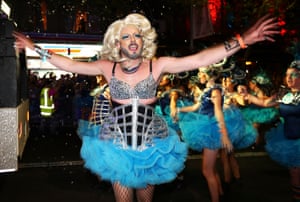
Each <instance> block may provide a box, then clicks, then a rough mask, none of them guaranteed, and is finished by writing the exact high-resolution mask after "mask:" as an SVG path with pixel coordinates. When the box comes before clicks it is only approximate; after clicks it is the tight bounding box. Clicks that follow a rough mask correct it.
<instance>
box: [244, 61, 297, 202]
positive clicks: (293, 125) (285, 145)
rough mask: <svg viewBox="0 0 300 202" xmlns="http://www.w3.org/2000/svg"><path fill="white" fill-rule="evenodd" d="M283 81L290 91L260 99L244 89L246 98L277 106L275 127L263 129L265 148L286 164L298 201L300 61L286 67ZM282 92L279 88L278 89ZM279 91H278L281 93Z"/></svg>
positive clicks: (257, 103) (294, 197)
mask: <svg viewBox="0 0 300 202" xmlns="http://www.w3.org/2000/svg"><path fill="white" fill-rule="evenodd" d="M285 84H286V85H287V87H288V88H289V91H288V92H286V93H283V95H281V96H280V95H279V96H272V97H271V98H269V99H259V98H257V97H256V96H253V95H251V94H248V93H246V91H245V90H246V89H243V91H244V93H243V95H244V96H245V99H246V100H249V101H250V102H252V103H254V104H256V105H259V106H262V107H274V106H278V107H279V113H280V116H281V120H280V123H279V124H278V125H277V127H274V128H272V129H271V130H270V131H268V132H267V133H266V146H265V148H266V151H267V152H268V154H269V155H270V157H271V158H272V159H273V160H274V161H276V162H278V163H279V164H281V165H283V166H285V167H287V168H288V169H289V172H290V179H291V180H290V182H291V187H292V191H293V199H294V201H295V202H299V201H300V61H299V60H298V61H294V62H292V63H291V65H289V67H288V68H287V70H286V75H285ZM281 93H282V92H281ZM281 93H280V94H281Z"/></svg>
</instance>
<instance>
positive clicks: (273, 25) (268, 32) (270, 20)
mask: <svg viewBox="0 0 300 202" xmlns="http://www.w3.org/2000/svg"><path fill="white" fill-rule="evenodd" d="M279 33H280V30H279V25H278V20H277V18H275V17H270V15H265V16H263V17H262V18H260V19H259V20H258V21H257V22H256V23H255V24H254V25H253V26H252V27H250V28H249V29H248V30H247V31H246V32H244V33H243V34H242V38H243V40H244V43H245V44H247V45H251V44H254V43H257V42H260V41H266V40H267V41H271V42H274V41H275V39H274V36H276V35H277V34H279Z"/></svg>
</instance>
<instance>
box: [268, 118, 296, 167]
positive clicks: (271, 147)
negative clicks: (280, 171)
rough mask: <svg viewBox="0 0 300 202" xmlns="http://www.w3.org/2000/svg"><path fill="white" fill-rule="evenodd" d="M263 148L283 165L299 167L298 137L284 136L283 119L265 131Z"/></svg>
mask: <svg viewBox="0 0 300 202" xmlns="http://www.w3.org/2000/svg"><path fill="white" fill-rule="evenodd" d="M265 149H266V151H267V152H268V154H269V156H270V157H271V159H273V160H274V161H276V162H277V163H279V164H281V165H283V166H285V167H300V138H299V139H287V138H286V137H285V135H284V121H283V120H281V122H280V123H279V124H278V125H277V127H275V128H272V129H271V130H270V131H268V132H267V133H266V145H265Z"/></svg>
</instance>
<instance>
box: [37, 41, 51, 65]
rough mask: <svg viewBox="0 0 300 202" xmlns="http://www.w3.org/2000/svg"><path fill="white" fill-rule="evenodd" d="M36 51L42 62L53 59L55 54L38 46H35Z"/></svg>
mask: <svg viewBox="0 0 300 202" xmlns="http://www.w3.org/2000/svg"><path fill="white" fill-rule="evenodd" d="M34 51H35V52H36V53H37V54H39V55H40V58H41V59H42V61H46V60H47V59H51V57H52V54H53V52H52V51H50V50H47V49H43V48H41V47H40V46H38V45H34Z"/></svg>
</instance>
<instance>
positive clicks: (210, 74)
mask: <svg viewBox="0 0 300 202" xmlns="http://www.w3.org/2000/svg"><path fill="white" fill-rule="evenodd" d="M221 64H222V63H219V64H218V65H215V64H214V65H211V66H209V67H206V68H199V74H198V75H199V80H200V83H202V84H206V88H205V89H204V90H203V92H202V95H201V97H200V102H199V104H194V105H192V106H186V107H182V108H178V112H187V113H186V114H185V115H184V116H179V117H180V119H179V125H180V129H181V132H182V139H183V140H184V141H185V142H186V143H187V144H188V146H189V147H190V148H191V149H193V150H196V151H199V152H201V151H202V152H203V161H202V172H203V175H204V177H205V178H206V181H207V184H208V188H209V191H210V196H211V200H212V201H219V197H220V196H223V195H224V191H223V187H222V184H221V180H220V177H219V174H218V173H217V169H216V160H217V155H218V153H219V151H220V149H224V150H225V151H226V152H228V153H231V152H232V151H233V145H235V144H236V143H239V142H242V141H243V140H244V136H243V135H245V134H246V131H245V127H244V125H245V121H244V119H243V118H242V114H241V112H240V111H239V110H237V109H235V108H232V107H229V108H226V109H225V108H223V104H224V92H223V89H222V86H221V84H218V83H216V81H217V79H218V78H219V76H220V73H221V72H220V70H218V69H217V68H216V67H217V66H218V67H219V68H220V65H221ZM252 142H253V141H252ZM250 144H251V143H250ZM250 144H249V145H250Z"/></svg>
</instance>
